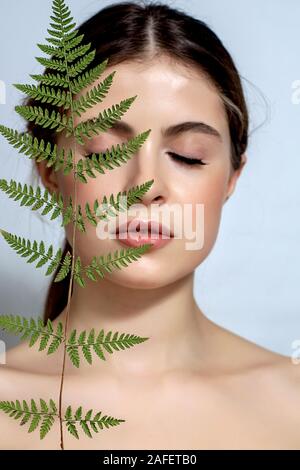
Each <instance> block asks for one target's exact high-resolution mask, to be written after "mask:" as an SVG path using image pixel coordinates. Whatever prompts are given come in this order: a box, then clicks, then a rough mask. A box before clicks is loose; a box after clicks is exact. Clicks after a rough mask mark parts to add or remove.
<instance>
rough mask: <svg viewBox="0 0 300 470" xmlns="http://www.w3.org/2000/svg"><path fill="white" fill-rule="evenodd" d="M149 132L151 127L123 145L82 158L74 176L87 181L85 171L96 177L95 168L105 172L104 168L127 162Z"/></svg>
mask: <svg viewBox="0 0 300 470" xmlns="http://www.w3.org/2000/svg"><path fill="white" fill-rule="evenodd" d="M88 122H89V121H88ZM149 133H150V129H149V130H148V131H146V132H143V133H142V134H140V135H138V136H136V137H134V138H133V139H131V140H129V141H128V142H126V143H122V144H121V146H120V145H119V144H117V145H116V147H114V146H113V145H112V147H111V149H107V150H106V152H102V153H98V154H97V153H93V154H92V156H91V159H89V158H83V159H80V160H79V161H78V162H77V165H76V171H75V175H74V176H75V177H76V178H79V179H80V180H81V181H82V182H83V183H87V179H86V176H85V175H84V173H86V175H87V176H90V177H92V178H96V175H95V174H94V173H93V170H96V171H98V172H99V173H101V174H104V173H105V171H104V168H106V169H108V170H113V168H114V167H115V168H117V167H120V166H121V164H122V163H126V162H127V161H128V160H129V159H130V158H131V156H132V155H133V154H134V153H136V152H137V150H138V149H139V148H140V147H141V146H142V145H143V143H144V141H145V140H146V139H147V137H148V135H149Z"/></svg>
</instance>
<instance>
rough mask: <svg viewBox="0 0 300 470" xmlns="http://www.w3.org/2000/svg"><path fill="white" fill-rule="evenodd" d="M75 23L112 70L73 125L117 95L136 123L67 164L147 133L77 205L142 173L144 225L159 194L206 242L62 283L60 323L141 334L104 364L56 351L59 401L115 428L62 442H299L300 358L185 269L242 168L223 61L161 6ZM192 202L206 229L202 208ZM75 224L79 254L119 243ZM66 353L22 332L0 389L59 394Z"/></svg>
mask: <svg viewBox="0 0 300 470" xmlns="http://www.w3.org/2000/svg"><path fill="white" fill-rule="evenodd" d="M79 30H80V33H84V34H85V39H84V40H85V42H86V43H87V42H91V43H92V45H93V47H95V48H96V50H97V53H96V58H95V61H94V62H93V63H92V64H91V67H92V66H94V65H95V64H96V63H100V62H101V61H103V60H104V59H105V58H109V66H108V67H107V69H106V70H105V76H107V75H108V74H109V73H111V72H112V71H113V70H114V71H116V74H115V77H114V81H113V84H112V86H111V88H110V90H109V93H108V96H107V97H106V99H105V100H104V102H102V103H98V104H97V105H95V106H94V107H93V108H92V109H89V110H87V111H86V112H85V113H84V114H83V115H82V116H81V117H76V121H75V122H76V124H78V123H79V122H81V121H83V120H86V119H89V118H92V117H95V116H97V115H98V114H99V112H101V111H103V110H104V109H107V108H109V107H111V106H112V105H113V104H115V103H119V102H120V101H121V100H123V99H125V98H128V97H132V96H135V95H137V99H136V100H135V101H134V103H133V104H132V105H131V107H130V109H129V110H128V111H127V112H126V115H125V116H124V118H123V119H122V121H123V122H126V123H127V124H128V125H129V126H130V128H131V129H130V128H129V127H128V126H127V127H125V126H123V128H120V127H117V128H116V129H108V131H107V132H105V133H102V134H99V135H98V136H95V137H94V138H93V139H91V140H86V142H85V143H84V145H78V144H77V146H76V159H77V160H79V159H80V158H83V157H86V158H88V156H89V154H92V153H93V152H97V153H98V152H101V151H105V150H106V149H107V148H110V147H111V146H112V145H116V144H118V143H119V144H121V143H122V142H124V141H125V140H126V139H128V138H130V137H133V136H135V135H137V134H140V133H141V132H144V131H146V130H147V129H151V133H150V135H149V136H148V138H147V140H146V142H145V143H144V144H143V146H142V147H141V148H140V149H139V151H138V152H137V154H136V155H135V156H134V157H133V158H131V159H130V160H128V161H127V162H126V163H125V164H123V165H122V166H120V167H118V168H115V169H114V170H113V171H109V172H108V171H107V172H106V173H105V175H100V174H98V173H97V177H96V178H94V179H93V178H89V180H88V183H87V184H82V183H77V184H78V199H77V202H78V203H79V204H80V205H81V206H84V205H85V203H86V202H89V203H90V204H92V203H93V202H94V200H95V199H96V198H97V199H98V200H100V201H101V200H102V198H103V196H104V195H109V194H111V193H114V194H117V192H119V191H124V190H128V189H129V188H131V187H133V186H136V185H139V184H143V183H145V182H146V181H149V180H152V179H153V180H154V182H153V184H152V186H151V188H150V190H149V191H148V192H147V193H146V194H145V195H144V197H143V198H142V201H141V202H142V204H143V206H144V207H145V208H146V211H147V217H146V222H147V221H148V220H150V211H151V208H152V207H153V205H155V204H156V207H158V209H161V210H162V211H163V210H164V209H165V208H166V207H169V206H171V205H173V204H175V205H179V207H183V206H184V205H185V204H187V205H189V206H190V207H191V208H192V218H191V220H189V222H190V223H191V224H192V228H193V230H195V229H197V230H198V231H199V232H200V231H201V230H202V228H204V238H203V244H201V246H200V247H197V249H187V248H186V243H187V238H186V236H185V233H184V234H183V236H182V237H181V238H175V237H173V238H171V239H170V240H169V241H168V243H165V244H164V245H161V246H158V247H155V246H154V247H152V248H151V249H150V250H149V252H147V253H145V254H144V255H143V256H142V258H141V259H139V260H138V261H136V262H134V263H132V264H130V265H129V266H128V267H126V268H123V269H122V270H114V271H113V272H112V273H111V274H110V275H107V276H106V277H105V278H104V279H103V280H101V281H99V282H93V281H89V282H87V284H86V287H85V288H81V287H80V286H78V284H77V283H75V284H74V285H73V291H72V298H71V310H70V318H69V324H68V328H70V329H73V328H76V329H77V331H80V330H89V329H91V328H93V327H94V328H95V329H98V330H100V329H101V328H103V329H104V331H105V332H107V331H109V330H112V331H113V332H115V331H119V332H124V333H134V334H137V335H140V336H143V337H145V336H146V337H148V338H149V340H148V341H145V342H143V343H141V344H139V345H136V346H135V347H133V348H130V349H126V350H125V351H121V352H115V353H114V354H112V355H109V357H107V360H106V362H104V361H101V360H99V361H97V360H94V361H93V365H92V366H90V365H88V364H87V363H82V364H81V366H80V368H79V369H76V368H74V367H73V366H72V364H71V363H70V362H69V360H68V359H67V363H66V370H65V373H66V375H65V382H64V393H63V401H64V403H67V404H71V405H72V406H74V408H76V407H77V406H78V405H80V404H82V405H84V406H85V407H86V409H89V408H93V409H94V410H101V411H103V413H105V414H109V415H111V416H114V417H117V418H122V419H125V420H126V423H121V424H120V425H119V426H116V427H114V428H111V429H108V430H106V429H105V430H103V432H101V433H100V435H96V437H95V438H94V439H92V440H91V439H89V438H88V437H86V436H85V435H83V434H81V436H80V440H79V441H76V440H75V439H74V438H73V437H72V436H70V435H69V434H68V433H67V432H65V433H64V444H65V448H66V449H78V448H82V449H300V431H299V430H300V426H299V425H300V406H299V405H300V393H299V392H300V369H299V368H297V367H295V365H293V364H292V362H291V360H290V359H289V358H286V357H284V356H281V355H280V354H276V353H274V352H271V351H268V350H266V349H264V348H263V347H260V346H258V345H256V344H254V343H252V342H250V341H247V340H245V339H243V338H241V337H239V336H238V335H236V334H234V333H232V332H230V331H228V330H226V329H224V328H222V327H220V326H218V325H216V324H215V323H213V322H212V321H211V320H209V319H208V318H207V317H206V316H205V314H204V313H203V312H202V311H201V309H200V308H199V307H198V305H197V304H196V302H195V299H194V296H193V280H194V271H195V269H196V268H197V266H199V265H200V264H201V263H202V262H203V261H204V259H205V258H206V257H207V256H208V254H209V253H210V251H211V250H212V248H213V245H214V243H215V240H216V237H217V233H218V228H219V224H220V219H221V213H222V208H223V205H224V203H225V202H226V200H227V199H228V198H229V197H230V196H231V195H232V194H233V192H234V190H235V187H236V184H237V181H238V179H239V177H240V175H241V172H242V170H243V168H244V166H245V163H246V153H245V152H246V149H247V140H248V113H247V107H246V103H245V98H244V95H243V90H242V86H241V81H240V77H239V74H238V72H237V70H236V67H235V65H234V63H233V60H232V58H231V57H230V55H229V53H228V52H227V50H226V49H225V48H224V46H223V45H222V43H221V41H220V40H219V39H218V38H217V36H216V35H215V34H214V33H213V32H212V31H211V29H209V28H208V26H207V25H205V24H204V23H203V22H201V21H199V20H197V19H195V18H191V17H190V16H188V15H186V14H185V13H184V12H181V11H179V10H175V9H173V8H170V7H168V6H166V5H163V4H158V3H155V4H148V5H139V4H137V3H120V4H115V5H113V6H109V7H107V8H104V9H102V10H101V11H100V12H99V13H97V14H96V15H95V16H93V17H92V18H91V19H89V20H88V21H86V22H85V23H84V24H83V25H82V26H81V27H80V28H79ZM103 78H104V77H103V76H102V77H101V78H100V79H99V80H98V82H99V83H100V82H101V81H102V80H103ZM93 85H95V83H94V84H93ZM90 88H91V87H89V89H90ZM86 91H87V89H85V90H84V92H81V93H80V95H81V94H83V93H85V92H86ZM29 104H33V101H32V100H30V101H29ZM191 122H192V123H195V122H197V123H198V124H197V125H195V124H193V125H191V124H190V123H191ZM182 123H189V124H184V125H182ZM199 123H200V124H199ZM178 124H180V126H178ZM174 126H176V127H174ZM171 127H172V128H173V132H171V131H170V128H171ZM28 130H29V131H30V132H31V133H32V135H34V136H37V137H39V138H42V137H43V138H44V139H45V140H47V141H52V142H54V141H55V142H57V144H58V145H59V146H60V147H65V148H68V147H71V146H73V145H74V142H72V140H71V139H70V138H67V137H66V136H65V135H64V134H57V135H56V134H54V133H53V134H51V131H49V130H47V129H42V128H40V127H38V126H34V125H32V123H28ZM131 134H132V135H131ZM37 169H38V172H39V175H40V177H41V180H42V182H43V184H44V185H45V186H46V187H47V188H48V190H49V191H51V192H52V193H53V192H56V191H58V192H60V193H62V194H63V195H64V197H66V198H69V196H72V194H73V192H72V191H73V180H74V176H73V174H72V173H70V174H69V175H63V174H62V172H54V171H53V169H52V167H48V168H47V167H46V164H45V161H42V162H40V163H38V164H37ZM199 204H200V205H202V207H204V215H205V217H204V227H202V224H201V223H200V222H199V219H198V218H197V211H196V206H197V205H199ZM144 222H145V220H144ZM170 228H171V230H173V231H174V230H175V228H174V226H173V227H172V226H171V227H170ZM72 229H73V227H72V225H71V224H69V225H67V226H66V245H65V253H66V252H67V250H69V251H70V252H72ZM86 229H87V231H86V233H81V232H79V231H77V233H76V253H77V254H78V255H79V256H80V257H81V259H82V261H83V262H84V263H88V262H90V260H91V257H92V256H94V255H95V254H99V252H100V253H101V254H104V253H109V252H114V251H115V250H117V249H120V248H122V247H124V241H122V240H120V239H116V238H108V239H104V240H101V242H100V241H99V238H98V237H97V236H96V233H95V229H94V228H93V227H92V226H91V225H88V224H86ZM131 238H133V239H138V235H137V234H135V235H132V236H131ZM142 240H143V238H141V239H140V242H141V241H142ZM68 285H69V277H67V278H66V279H65V281H64V282H59V283H54V282H52V284H51V286H50V289H49V292H48V297H47V301H46V307H45V320H46V319H48V318H50V319H51V320H52V321H53V323H54V325H55V326H56V325H57V323H58V322H59V321H63V322H64V321H65V318H66V305H67V294H68ZM62 355H63V351H62V350H59V352H57V353H56V354H53V355H50V356H46V355H45V354H42V353H40V352H38V351H37V348H31V349H29V348H28V345H27V343H25V344H23V343H22V344H21V345H19V346H17V347H15V348H14V349H12V350H10V351H9V352H8V354H7V365H6V366H3V367H2V374H1V382H2V386H1V392H0V399H1V400H5V399H8V398H9V399H10V400H13V399H18V398H22V399H23V398H24V399H30V398H32V397H33V396H36V397H43V398H45V399H50V398H53V397H57V396H58V391H59V384H60V374H61V365H62ZM21 392H22V397H20V393H21ZM0 426H1V430H2V431H3V432H2V433H1V448H3V449H58V448H59V425H58V424H57V425H55V427H54V430H51V432H50V433H49V434H48V435H47V438H46V439H44V440H43V441H40V439H39V435H38V433H32V434H28V433H27V432H26V431H25V430H24V429H23V428H22V427H20V426H18V425H17V423H16V422H15V421H14V420H12V419H11V418H9V417H8V416H7V415H4V414H2V415H1V425H0ZM4 431H5V432H4Z"/></svg>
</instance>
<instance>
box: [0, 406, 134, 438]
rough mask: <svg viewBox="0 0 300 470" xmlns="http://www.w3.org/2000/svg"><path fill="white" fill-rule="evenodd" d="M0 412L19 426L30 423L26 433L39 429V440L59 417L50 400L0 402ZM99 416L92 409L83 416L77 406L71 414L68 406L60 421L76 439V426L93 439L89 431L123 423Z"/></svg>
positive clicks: (122, 420) (120, 420)
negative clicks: (16, 421)
mask: <svg viewBox="0 0 300 470" xmlns="http://www.w3.org/2000/svg"><path fill="white" fill-rule="evenodd" d="M0 410H2V411H3V412H4V413H6V414H8V415H9V416H10V417H11V418H14V419H16V420H18V419H19V420H21V421H20V423H19V424H20V426H24V425H25V424H29V423H30V426H29V429H28V433H31V432H33V431H35V430H36V429H38V428H39V432H40V439H44V437H45V436H46V435H47V434H48V432H49V431H50V430H51V428H52V426H53V424H54V423H55V421H56V420H57V418H58V417H59V415H58V411H57V405H56V403H55V401H54V400H53V399H52V398H50V399H49V400H48V401H46V400H44V399H43V398H40V399H39V404H38V402H37V401H36V400H34V399H33V398H32V399H31V400H30V402H29V401H28V402H27V401H26V400H22V402H21V401H20V400H16V401H8V400H7V401H0ZM101 415H102V411H98V412H97V413H96V414H94V416H93V409H90V410H88V411H87V412H86V413H84V414H83V412H82V406H79V407H78V408H77V409H76V411H75V412H74V413H73V411H72V407H71V406H70V405H69V406H68V407H67V408H66V411H65V413H64V419H63V420H62V421H63V423H65V425H66V428H67V430H68V431H69V433H70V434H71V435H72V436H74V437H76V438H77V439H79V434H78V426H80V427H81V429H82V430H83V431H84V433H85V434H86V435H87V436H89V437H93V436H92V433H91V431H94V432H95V433H98V432H99V430H102V429H103V428H104V427H106V428H109V427H112V426H117V425H119V424H120V423H124V422H125V420H124V419H118V418H113V417H112V416H107V415H104V416H102V417H101Z"/></svg>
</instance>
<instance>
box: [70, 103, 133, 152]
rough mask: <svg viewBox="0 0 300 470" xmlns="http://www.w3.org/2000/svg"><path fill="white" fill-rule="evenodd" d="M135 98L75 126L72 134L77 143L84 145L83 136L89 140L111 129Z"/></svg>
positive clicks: (113, 106)
mask: <svg viewBox="0 0 300 470" xmlns="http://www.w3.org/2000/svg"><path fill="white" fill-rule="evenodd" d="M136 97H137V95H136V96H133V97H131V98H127V99H125V100H122V101H121V102H120V103H119V104H117V105H112V107H111V108H108V109H105V110H104V111H103V114H102V113H101V112H100V113H99V115H98V117H97V118H95V119H88V120H87V121H84V122H80V123H79V124H77V126H76V127H75V132H74V135H75V138H76V140H77V142H78V143H80V144H82V145H84V140H83V137H84V136H85V137H87V138H89V139H91V138H92V137H93V135H92V134H94V135H98V134H99V133H100V132H105V131H106V130H107V129H109V128H110V127H112V126H113V124H114V122H115V121H117V120H119V119H121V117H122V115H123V114H125V113H126V111H128V109H129V108H130V106H131V104H132V103H133V101H134V100H135V99H136Z"/></svg>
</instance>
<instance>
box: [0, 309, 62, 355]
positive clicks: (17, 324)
mask: <svg viewBox="0 0 300 470" xmlns="http://www.w3.org/2000/svg"><path fill="white" fill-rule="evenodd" d="M0 328H1V329H2V330H4V331H7V332H8V333H12V334H15V335H21V340H23V339H29V347H32V346H33V345H34V344H35V343H36V342H37V341H38V340H40V345H39V351H42V350H44V349H45V348H46V347H47V345H48V343H49V341H50V339H51V343H50V345H49V346H48V350H47V354H52V353H54V352H55V351H56V350H57V348H58V347H59V346H60V344H61V343H62V342H63V324H62V322H58V324H57V327H56V331H54V328H53V324H52V322H51V320H48V322H47V324H46V325H44V323H43V320H42V319H41V318H37V319H36V320H35V319H34V318H29V319H27V318H26V317H22V318H21V317H20V316H19V315H12V314H10V315H0Z"/></svg>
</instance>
